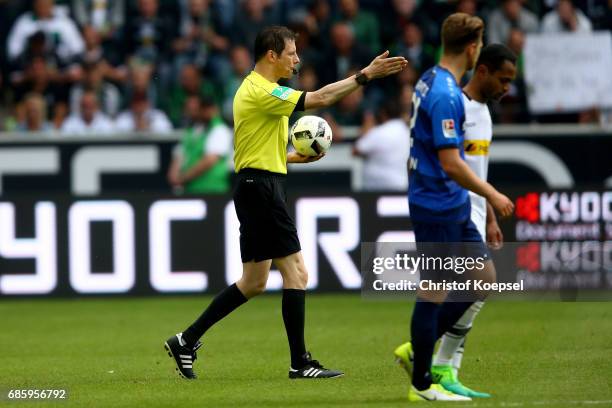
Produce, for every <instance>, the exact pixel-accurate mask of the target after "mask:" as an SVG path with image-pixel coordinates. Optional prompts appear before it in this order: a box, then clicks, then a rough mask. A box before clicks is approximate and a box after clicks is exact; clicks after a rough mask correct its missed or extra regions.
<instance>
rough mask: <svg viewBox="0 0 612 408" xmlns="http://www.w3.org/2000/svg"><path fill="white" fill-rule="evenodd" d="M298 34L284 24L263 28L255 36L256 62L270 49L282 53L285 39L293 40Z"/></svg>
mask: <svg viewBox="0 0 612 408" xmlns="http://www.w3.org/2000/svg"><path fill="white" fill-rule="evenodd" d="M296 38H297V34H296V33H294V32H293V31H291V30H290V29H288V28H287V27H284V26H269V27H266V28H264V29H263V30H261V31H260V32H259V33H258V34H257V37H256V38H255V53H254V56H255V62H257V61H259V60H260V59H261V58H262V57H263V56H264V55H266V53H267V52H268V50H272V51H274V52H275V53H277V54H278V55H280V54H281V53H282V52H283V50H284V49H285V40H293V41H295V39H296Z"/></svg>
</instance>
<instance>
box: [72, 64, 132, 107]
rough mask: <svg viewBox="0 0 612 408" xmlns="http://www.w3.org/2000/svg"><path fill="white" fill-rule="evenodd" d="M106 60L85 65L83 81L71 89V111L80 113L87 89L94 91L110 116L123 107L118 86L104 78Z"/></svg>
mask: <svg viewBox="0 0 612 408" xmlns="http://www.w3.org/2000/svg"><path fill="white" fill-rule="evenodd" d="M105 69H106V67H105V63H104V62H95V63H91V64H87V65H85V66H84V67H83V73H84V74H83V82H82V83H80V84H77V85H74V86H73V87H72V89H71V90H70V111H71V112H72V113H73V114H78V113H80V107H81V99H82V98H83V95H84V94H85V92H86V91H88V90H89V91H92V92H93V93H94V94H95V95H96V98H97V100H98V101H100V105H101V108H102V109H101V110H102V112H103V113H104V114H105V115H108V116H110V117H113V118H114V117H115V116H117V113H119V109H120V108H121V95H120V93H119V89H117V87H116V86H115V85H114V84H112V83H110V82H108V81H105V80H104V70H105Z"/></svg>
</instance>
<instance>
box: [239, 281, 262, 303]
mask: <svg viewBox="0 0 612 408" xmlns="http://www.w3.org/2000/svg"><path fill="white" fill-rule="evenodd" d="M237 285H238V288H239V289H240V291H241V292H242V294H243V295H244V296H245V297H246V298H247V299H250V298H252V297H254V296H257V295H260V294H262V293H263V292H264V291H265V290H266V281H265V280H264V279H249V280H245V279H241V280H240V281H238V282H237Z"/></svg>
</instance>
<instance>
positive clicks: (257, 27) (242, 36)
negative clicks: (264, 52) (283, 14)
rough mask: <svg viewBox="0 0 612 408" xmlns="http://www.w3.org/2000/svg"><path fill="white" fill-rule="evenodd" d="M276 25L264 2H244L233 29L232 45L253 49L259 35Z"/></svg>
mask: <svg viewBox="0 0 612 408" xmlns="http://www.w3.org/2000/svg"><path fill="white" fill-rule="evenodd" d="M276 23H277V22H276V21H275V20H274V17H273V16H272V14H271V13H269V12H266V3H265V2H264V0H244V1H243V2H242V7H241V8H240V9H239V10H238V12H237V13H236V17H235V21H234V25H233V27H232V43H234V44H235V45H244V46H245V47H247V48H248V49H252V48H253V46H254V45H255V37H256V36H257V33H258V32H260V31H261V30H262V29H263V28H264V27H265V26H268V25H272V24H276Z"/></svg>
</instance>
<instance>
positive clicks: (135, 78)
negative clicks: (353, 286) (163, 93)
mask: <svg viewBox="0 0 612 408" xmlns="http://www.w3.org/2000/svg"><path fill="white" fill-rule="evenodd" d="M129 66H130V67H129V81H128V86H127V89H126V92H125V95H126V100H128V101H131V100H132V98H133V95H136V94H144V95H146V97H147V100H148V101H149V103H150V104H151V106H157V88H156V87H155V84H154V83H153V82H152V81H151V78H152V76H153V71H154V69H155V67H154V66H153V64H150V63H144V62H143V61H139V60H137V59H133V60H132V61H131V62H130V63H129Z"/></svg>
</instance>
